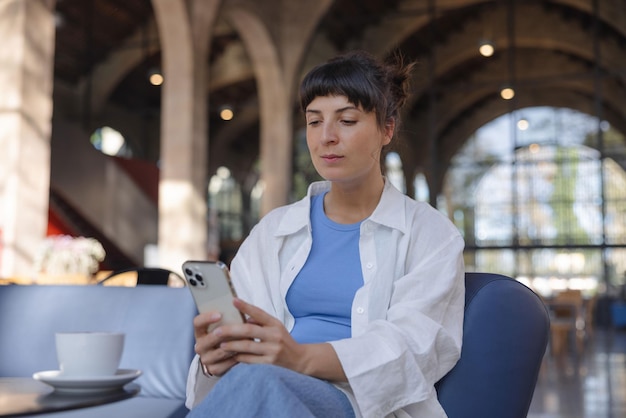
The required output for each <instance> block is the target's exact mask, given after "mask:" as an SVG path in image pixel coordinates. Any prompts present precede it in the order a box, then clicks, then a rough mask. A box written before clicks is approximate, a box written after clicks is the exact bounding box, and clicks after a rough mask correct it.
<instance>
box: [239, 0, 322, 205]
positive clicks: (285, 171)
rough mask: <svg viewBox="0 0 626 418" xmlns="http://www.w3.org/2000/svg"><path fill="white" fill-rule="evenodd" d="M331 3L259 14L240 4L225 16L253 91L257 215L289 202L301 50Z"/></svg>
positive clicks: (280, 4)
mask: <svg viewBox="0 0 626 418" xmlns="http://www.w3.org/2000/svg"><path fill="white" fill-rule="evenodd" d="M331 3H332V2H331V1H330V0H320V1H316V2H294V1H291V0H276V1H274V2H273V4H268V3H263V8H262V9H259V8H258V7H259V2H257V1H249V2H245V1H244V2H242V4H241V7H233V9H232V10H230V13H229V17H230V20H231V22H232V24H233V26H234V27H235V29H236V30H237V32H238V33H239V34H240V35H241V38H242V40H243V42H244V44H245V46H246V51H247V53H248V55H249V56H250V60H251V62H252V64H253V67H254V73H255V76H256V80H257V86H258V90H259V109H260V110H259V111H260V119H261V120H260V122H261V138H260V140H261V146H260V153H261V155H260V161H261V181H262V182H263V184H264V187H265V189H264V192H263V198H262V201H261V215H264V214H266V213H267V212H269V211H270V210H271V209H273V208H275V207H277V206H281V205H284V204H286V203H288V201H289V192H290V190H291V180H292V177H293V173H292V159H293V154H292V149H293V109H294V104H295V101H294V100H295V97H294V87H295V86H296V83H297V77H298V75H299V70H300V66H301V62H302V56H303V54H304V50H305V48H306V47H307V46H308V45H309V42H308V41H309V39H310V37H311V35H312V34H313V31H314V30H315V28H316V27H317V24H318V22H319V19H321V16H323V14H324V12H325V11H326V10H327V9H328V7H330V4H331ZM244 5H245V6H247V7H243V6H244ZM268 10H271V13H268V12H267V11H268Z"/></svg>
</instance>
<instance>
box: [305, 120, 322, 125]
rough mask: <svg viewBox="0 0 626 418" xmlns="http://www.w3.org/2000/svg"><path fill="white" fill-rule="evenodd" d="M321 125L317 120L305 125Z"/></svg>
mask: <svg viewBox="0 0 626 418" xmlns="http://www.w3.org/2000/svg"><path fill="white" fill-rule="evenodd" d="M320 123H321V121H319V120H310V121H309V122H307V125H309V126H317V125H319V124H320Z"/></svg>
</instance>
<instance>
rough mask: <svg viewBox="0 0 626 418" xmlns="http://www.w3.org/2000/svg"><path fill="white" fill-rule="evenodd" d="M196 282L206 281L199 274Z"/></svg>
mask: <svg viewBox="0 0 626 418" xmlns="http://www.w3.org/2000/svg"><path fill="white" fill-rule="evenodd" d="M196 280H197V281H199V282H202V281H204V279H203V278H202V275H201V274H199V273H196Z"/></svg>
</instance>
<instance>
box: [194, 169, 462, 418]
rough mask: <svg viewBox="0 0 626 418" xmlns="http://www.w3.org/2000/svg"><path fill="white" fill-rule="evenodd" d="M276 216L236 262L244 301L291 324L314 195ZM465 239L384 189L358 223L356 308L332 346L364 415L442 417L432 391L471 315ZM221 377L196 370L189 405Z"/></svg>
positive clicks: (433, 213)
mask: <svg viewBox="0 0 626 418" xmlns="http://www.w3.org/2000/svg"><path fill="white" fill-rule="evenodd" d="M329 188H330V183H328V182H317V183H313V184H312V185H311V186H310V187H309V193H308V196H307V197H306V198H304V199H302V200H301V201H299V202H296V203H294V204H291V205H288V206H284V207H281V208H278V209H275V210H274V211H272V212H270V213H269V214H268V215H267V216H265V217H264V218H263V219H262V220H261V221H260V222H259V223H258V224H257V225H256V226H255V227H254V228H253V230H252V231H251V233H250V235H249V237H248V238H246V240H245V241H244V243H243V244H242V245H241V247H240V249H239V251H238V253H237V256H236V257H235V258H234V260H233V262H232V271H231V274H232V279H233V284H234V286H235V289H236V291H237V294H238V296H239V297H240V298H241V299H243V300H246V301H248V302H250V303H252V304H254V305H256V306H258V307H259V308H261V309H263V310H265V311H266V312H268V313H270V314H271V315H273V316H275V317H276V318H278V319H280V320H281V321H282V322H283V323H284V324H285V326H286V328H287V329H288V330H291V328H292V327H293V325H294V318H293V316H292V315H291V313H290V312H289V310H288V308H287V304H286V302H285V297H286V295H287V291H288V289H289V286H290V285H291V283H292V282H293V280H294V279H295V277H296V276H297V274H298V272H299V271H300V269H301V268H302V266H303V265H304V263H305V261H306V259H307V256H308V254H309V251H310V249H311V231H310V229H311V224H310V219H309V214H310V196H312V195H315V194H319V193H321V192H323V191H326V190H329ZM463 247H464V242H463V239H462V237H461V235H460V233H459V232H458V230H457V229H456V227H455V226H454V225H453V224H452V223H451V222H450V221H449V220H448V219H447V218H446V217H445V216H443V215H442V214H441V213H440V212H438V211H437V210H435V209H434V208H432V207H431V206H430V205H428V204H426V203H420V202H416V201H414V200H412V199H410V198H409V197H407V196H406V195H404V194H402V193H401V192H399V191H398V190H397V189H395V188H394V187H393V186H392V185H391V183H390V182H389V181H386V182H385V187H384V190H383V194H382V196H381V199H380V202H379V204H378V206H377V207H376V209H375V210H374V212H373V213H372V215H371V216H370V217H369V218H367V219H366V220H364V221H363V222H362V224H361V236H360V240H359V254H360V257H361V266H362V270H363V287H361V288H360V289H359V290H358V291H357V292H356V295H355V297H354V300H353V302H352V337H351V338H347V339H343V340H339V341H332V342H330V344H332V346H333V348H334V349H335V351H336V353H337V356H338V357H339V360H340V362H341V365H342V367H343V369H344V372H345V374H346V376H347V377H348V384H345V383H343V384H341V383H340V384H337V387H338V388H339V389H341V390H342V391H344V392H345V393H346V394H347V395H348V398H349V399H350V401H351V402H352V404H353V406H354V408H355V412H356V415H357V417H359V416H362V417H366V418H369V417H372V418H382V417H392V416H394V415H395V416H396V417H418V416H419V417H421V418H431V417H445V416H446V414H445V413H444V411H443V409H442V408H441V406H440V405H439V402H438V401H437V394H436V391H435V389H434V384H435V383H436V382H437V381H438V380H439V379H441V378H442V377H443V376H444V375H445V374H446V373H447V372H448V371H450V369H452V367H453V366H454V365H455V364H456V362H457V360H458V358H459V356H460V353H461V338H462V328H463V308H464V294H465V288H464V264H463ZM217 380H218V378H206V377H205V376H204V375H202V374H201V373H200V371H199V367H198V357H197V356H196V358H195V359H194V361H193V363H192V364H191V368H190V373H189V379H188V384H187V406H188V407H189V408H191V407H192V406H194V405H195V404H197V403H198V402H200V401H201V400H202V398H203V397H204V396H205V394H206V393H208V391H209V390H210V389H211V387H212V386H213V384H214V383H215V382H216V381H217Z"/></svg>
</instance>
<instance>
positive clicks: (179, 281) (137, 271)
mask: <svg viewBox="0 0 626 418" xmlns="http://www.w3.org/2000/svg"><path fill="white" fill-rule="evenodd" d="M98 284H99V285H103V286H135V285H162V286H170V287H184V286H185V280H184V279H183V278H182V277H181V275H180V274H178V273H176V272H173V271H171V270H167V269H163V268H158V267H136V268H129V269H122V270H115V271H113V272H111V273H110V274H109V275H108V276H106V277H104V278H103V279H102V280H100V281H99V282H98Z"/></svg>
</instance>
